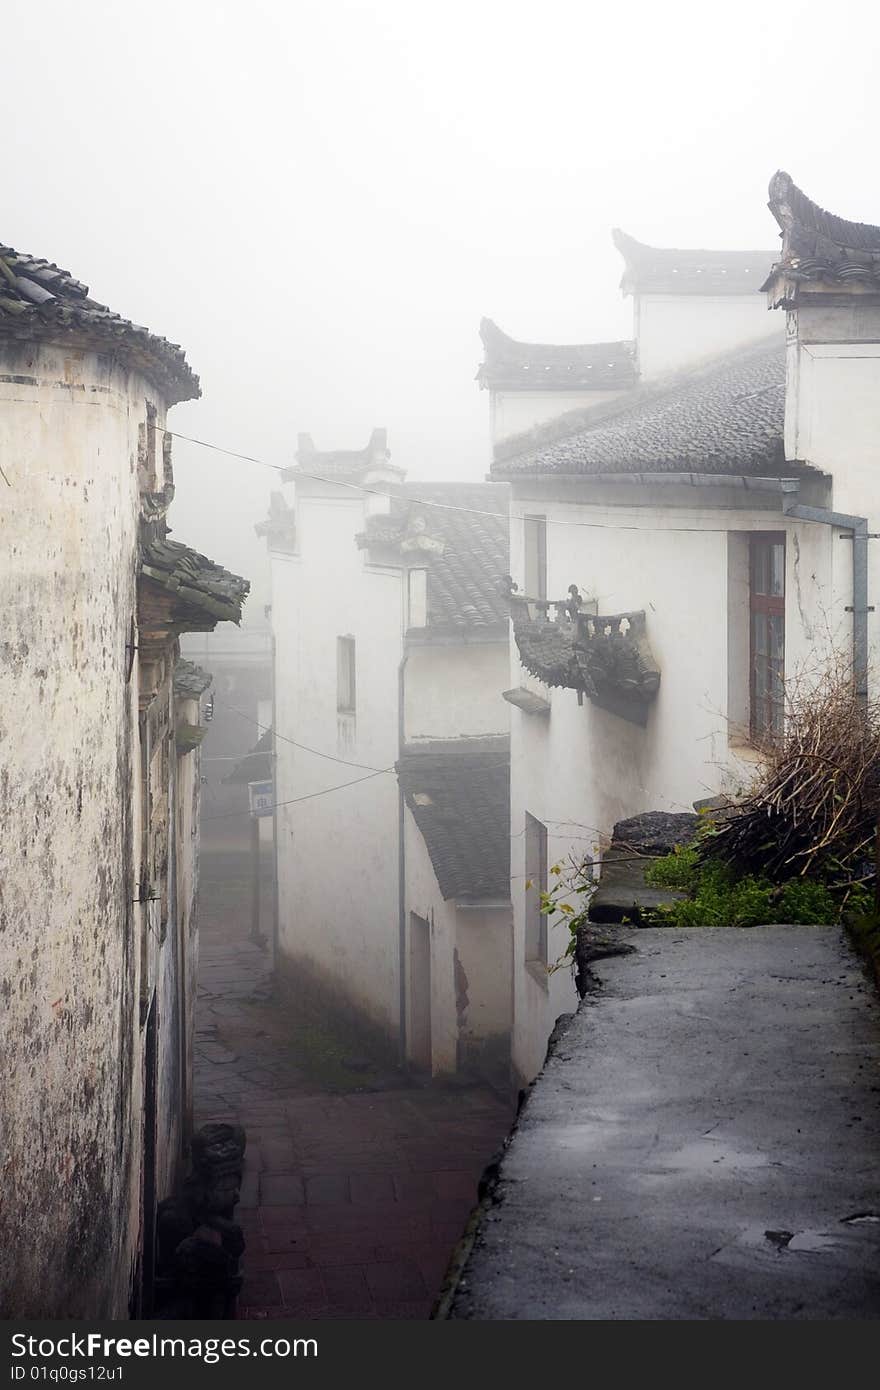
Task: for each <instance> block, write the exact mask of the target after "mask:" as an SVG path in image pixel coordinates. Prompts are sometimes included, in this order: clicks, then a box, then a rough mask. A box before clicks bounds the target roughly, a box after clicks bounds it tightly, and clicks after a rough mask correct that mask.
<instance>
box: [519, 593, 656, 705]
mask: <svg viewBox="0 0 880 1390" xmlns="http://www.w3.org/2000/svg"><path fill="white" fill-rule="evenodd" d="M506 583H507V585H508V596H509V600H510V609H511V617H512V618H513V634H514V637H515V639H516V644H517V647H518V649H519V655H520V661H521V662H522V664H523V666H524V667H525V669H526V670H527V671H529V672H530V673H531V675H533V676H536V677H537V679H538V680H541V681H543V682H544V683H545V685H550V686H562V687H564V688H567V689H569V690H576V691H577V694H578V702H579V703H582V702H583V697H584V695H586V697H587V699H589V700H591V701H592V702H593V703H594V704H597V705H599V706H600V707H601V708H602V709H607V710H610V711H611V713H613V714H616V715H618V716H619V717H620V718H621V719H626V720H628V721H629V722H630V723H635V724H645V723H646V722H647V718H648V710H649V708H650V706H651V703H652V701H653V700H654V699H655V698H656V695H657V691H658V690H659V688H660V669H659V667H658V665H657V662H656V660H655V658H654V654H653V652H652V651H651V647H650V644H649V642H648V637H647V622H646V618H645V612H644V610H643V609H640V610H636V611H632V612H626V613H614V614H600V613H599V612H598V611H597V610H598V605H597V604H596V602H595V600H592V599H585V598H583V597H582V595H581V593H580V591H579V589H578V587H577V585H576V584H572V585H570V586H569V590H568V597H567V598H565V599H534V598H529V597H527V596H526V595H524V594H521V593H520V592H519V588H518V585H517V584H515V583H514V581H513V580H512V579H511V578H510V576H508V577H507V581H506ZM551 610H552V616H551Z"/></svg>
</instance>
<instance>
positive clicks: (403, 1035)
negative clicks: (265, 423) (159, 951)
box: [262, 430, 510, 1079]
mask: <svg viewBox="0 0 880 1390" xmlns="http://www.w3.org/2000/svg"><path fill="white" fill-rule="evenodd" d="M288 483H289V484H290V485H292V492H290V490H289V489H288V488H286V489H285V493H286V495H282V494H280V493H279V494H276V495H275V496H274V497H273V500H272V505H271V509H270V514H269V518H268V520H267V522H266V523H264V525H263V527H262V530H263V531H264V533H265V534H266V536H267V540H268V544H269V547H270V552H271V561H272V619H273V628H274V642H275V653H276V696H275V704H276V744H275V755H276V756H275V766H276V777H277V780H276V800H277V802H278V811H277V818H278V833H277V854H278V897H279V935H278V943H277V945H278V965H279V969H280V970H281V971H282V972H283V973H284V974H285V975H286V976H287V978H288V979H290V980H291V981H293V982H294V983H295V984H296V985H297V987H298V988H299V989H301V990H309V991H310V992H311V994H312V995H313V996H314V997H316V998H321V999H323V1000H325V1001H326V1003H327V1005H328V1007H329V1008H331V1009H332V1010H336V1011H340V1009H341V1010H342V1011H343V1012H344V1013H345V1014H346V1016H347V1017H348V1018H349V1019H350V1020H352V1021H354V1022H356V1023H357V1024H358V1026H360V1027H362V1028H363V1029H365V1030H366V1031H367V1032H368V1033H372V1034H373V1035H374V1036H375V1037H376V1038H377V1039H378V1040H384V1041H385V1042H389V1041H390V1042H392V1043H393V1044H395V1045H396V1046H397V1047H398V1048H399V1052H400V1056H401V1058H402V1059H406V1060H408V1061H409V1062H410V1063H412V1064H413V1065H416V1066H419V1067H422V1068H423V1069H424V1070H425V1071H426V1072H428V1073H435V1074H436V1073H450V1072H454V1071H455V1070H456V1069H458V1068H459V1067H463V1068H468V1069H471V1070H473V1069H476V1070H484V1071H489V1072H493V1073H497V1072H498V1071H499V1070H500V1071H502V1072H503V1073H504V1076H505V1079H506V1074H507V1049H508V1040H509V1029H510V976H509V968H510V898H509V863H508V859H509V844H508V838H507V837H508V804H507V791H508V765H509V747H508V707H507V706H506V705H505V703H504V701H503V700H502V699H501V698H500V693H501V691H502V690H503V689H504V687H505V686H506V684H507V672H508V663H509V656H508V637H507V632H508V626H509V622H508V615H507V606H506V601H505V599H504V597H503V589H504V585H503V582H502V581H503V577H504V575H505V574H506V572H507V517H506V510H507V489H506V488H504V487H501V486H498V485H495V484H488V485H487V484H473V485H471V484H463V483H442V484H441V483H412V484H409V483H407V482H406V481H405V480H404V474H403V471H402V470H401V469H400V468H398V467H397V466H396V465H394V464H392V463H391V461H390V454H389V452H388V449H387V443H386V436H385V431H384V430H376V431H374V433H373V435H372V438H371V440H370V442H369V444H368V446H367V448H366V449H363V450H360V451H348V452H338V451H335V452H326V453H321V452H319V451H317V450H316V449H315V447H314V445H313V444H312V442H311V440H310V438H309V437H308V436H301V437H300V441H299V450H298V453H297V466H296V467H295V468H293V469H291V470H289V474H288Z"/></svg>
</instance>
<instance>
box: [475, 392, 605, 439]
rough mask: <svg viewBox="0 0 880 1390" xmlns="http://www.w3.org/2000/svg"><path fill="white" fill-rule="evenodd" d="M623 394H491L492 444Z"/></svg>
mask: <svg viewBox="0 0 880 1390" xmlns="http://www.w3.org/2000/svg"><path fill="white" fill-rule="evenodd" d="M624 394H625V392H623V391H492V393H491V397H490V407H489V410H490V421H491V428H492V440H493V443H496V444H497V443H498V442H499V440H502V439H507V438H508V437H509V436H510V435H513V434H522V433H523V431H524V430H530V429H532V428H533V426H534V425H542V424H543V423H544V422H545V421H546V420H555V419H556V418H557V416H559V415H564V414H565V412H566V411H567V410H580V409H582V408H583V407H585V406H592V405H602V404H603V403H604V402H605V401H613V400H614V399H615V397H616V396H621V395H624Z"/></svg>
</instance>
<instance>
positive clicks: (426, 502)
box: [152, 425, 729, 536]
mask: <svg viewBox="0 0 880 1390" xmlns="http://www.w3.org/2000/svg"><path fill="white" fill-rule="evenodd" d="M152 428H153V429H155V430H160V431H161V432H162V433H164V434H169V435H170V436H171V438H172V439H183V440H185V441H186V442H187V443H188V444H197V445H199V446H200V447H201V448H203V449H212V450H213V451H214V452H215V453H217V454H225V455H227V456H228V457H229V458H235V459H241V460H242V461H244V462H245V463H256V464H259V465H260V467H262V468H271V469H272V470H273V472H275V473H288V472H290V469H289V468H286V467H284V466H283V465H282V464H280V463H270V462H269V461H268V459H261V458H257V457H256V456H255V455H253V454H241V453H238V452H237V451H236V450H234V449H226V448H224V447H223V446H222V445H220V444H211V443H209V442H208V441H207V440H205V439H196V438H194V436H192V435H189V434H180V433H178V432H177V431H176V430H169V429H165V430H162V427H161V426H160V425H153V426H152ZM526 476H529V475H526ZM297 477H300V478H309V479H311V480H312V481H313V482H317V483H330V484H332V486H333V487H343V488H348V489H349V490H350V491H352V492H358V493H366V494H367V495H368V496H370V497H383V498H385V499H386V501H392V502H393V501H396V500H398V499H399V498H400V497H401V495H402V494H400V493H394V492H383V491H381V489H379V488H374V487H367V486H366V485H365V484H363V483H350V482H348V481H346V480H345V479H342V478H328V477H326V476H325V475H324V474H322V473H312V472H310V471H308V470H307V469H304V468H302V467H301V466H298V467H297ZM584 477H585V478H589V474H584ZM403 496H404V497H405V500H406V501H407V502H411V503H413V504H414V505H415V506H417V507H433V508H435V510H437V511H444V512H462V513H464V514H465V515H467V516H482V517H488V518H490V519H491V520H493V521H528V520H530V517H529V516H527V515H526V514H525V513H518V512H489V511H485V510H484V509H482V508H480V507H462V506H460V505H459V504H458V503H454V502H437V501H436V500H434V499H432V498H428V497H413V496H412V495H410V494H409V493H406V494H403ZM544 520H545V521H546V522H547V525H548V526H576V527H579V528H581V529H585V530H588V531H635V532H641V531H654V532H657V533H658V534H659V533H663V532H669V533H670V534H675V535H682V534H693V535H699V536H705V535H727V532H728V529H729V528H728V527H726V526H643V525H641V524H640V525H635V524H627V523H624V522H604V521H579V520H576V519H574V518H573V517H562V516H560V517H555V516H548V517H545V518H544Z"/></svg>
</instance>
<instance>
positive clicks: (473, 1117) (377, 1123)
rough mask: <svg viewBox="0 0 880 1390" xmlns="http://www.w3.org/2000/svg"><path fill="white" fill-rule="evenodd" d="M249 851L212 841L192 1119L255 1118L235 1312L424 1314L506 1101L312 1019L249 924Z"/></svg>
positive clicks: (498, 1132) (250, 1125)
mask: <svg viewBox="0 0 880 1390" xmlns="http://www.w3.org/2000/svg"><path fill="white" fill-rule="evenodd" d="M248 893H249V883H248V868H247V856H246V854H244V853H242V852H241V851H239V850H236V849H231V848H229V849H220V848H216V849H213V851H212V850H211V849H209V850H207V851H206V852H204V853H203V859H202V884H201V890H200V919H201V944H200V965H199V998H198V1009H197V1018H196V1042H195V1075H194V1084H195V1110H196V1116H195V1121H196V1124H197V1125H200V1124H204V1123H206V1122H207V1121H210V1120H235V1121H237V1122H238V1123H240V1124H242V1125H243V1126H244V1127H245V1129H246V1131H247V1139H248V1146H247V1153H246V1158H245V1177H244V1184H243V1187H242V1196H241V1202H240V1205H239V1206H238V1208H237V1209H236V1219H237V1220H238V1221H239V1222H240V1224H241V1225H242V1228H243V1230H244V1233H245V1238H246V1240H247V1250H246V1253H245V1256H244V1259H243V1262H242V1263H243V1269H244V1276H245V1277H244V1286H243V1289H242V1294H241V1298H240V1300H239V1317H242V1318H273V1317H291V1316H296V1317H309V1318H332V1317H340V1318H348V1317H354V1318H371V1317H375V1318H427V1317H428V1316H429V1314H430V1311H431V1307H432V1304H433V1302H434V1300H435V1298H436V1296H437V1294H438V1292H439V1290H440V1287H441V1284H442V1281H443V1277H444V1274H445V1271H446V1267H447V1264H448V1261H449V1257H450V1254H451V1252H452V1249H453V1247H454V1246H455V1244H456V1243H457V1241H458V1240H459V1238H460V1236H461V1233H462V1230H463V1227H464V1225H465V1222H466V1220H467V1217H468V1214H469V1212H470V1211H471V1208H472V1207H473V1205H474V1203H475V1201H476V1196H477V1183H478V1180H479V1177H480V1174H481V1173H482V1171H483V1169H484V1168H485V1166H486V1164H487V1163H488V1161H489V1160H490V1158H491V1157H492V1155H493V1153H494V1152H495V1150H496V1149H497V1148H498V1146H499V1144H500V1142H501V1140H502V1139H503V1137H504V1135H505V1134H506V1133H507V1130H508V1128H509V1126H510V1122H511V1118H512V1111H511V1108H510V1106H509V1105H506V1104H505V1103H504V1102H503V1101H502V1100H501V1099H500V1098H499V1097H498V1096H497V1095H496V1094H494V1093H493V1092H492V1091H491V1090H489V1089H488V1088H485V1087H480V1086H462V1085H456V1086H454V1087H448V1088H447V1087H441V1086H437V1085H433V1086H427V1085H421V1086H420V1085H418V1084H415V1083H413V1082H412V1081H411V1080H409V1079H407V1078H404V1077H401V1076H400V1075H398V1074H397V1073H396V1072H395V1071H394V1070H393V1069H391V1070H388V1071H382V1070H381V1068H377V1067H376V1065H375V1064H373V1063H372V1062H371V1060H370V1059H367V1058H363V1057H360V1056H358V1055H351V1056H349V1055H347V1054H346V1052H345V1044H344V1040H340V1039H338V1038H337V1037H335V1036H334V1035H332V1034H329V1033H326V1032H323V1031H322V1030H321V1029H320V1028H319V1029H317V1030H316V1029H315V1027H314V1026H313V1025H310V1026H309V1027H308V1028H305V1027H303V1026H302V1024H301V1021H299V1020H297V1018H295V1017H294V1016H293V1015H292V1014H291V1012H290V1011H289V1005H287V1006H285V1005H283V1004H282V1003H281V1002H279V1001H278V1000H276V998H275V997H274V996H273V985H272V974H271V960H270V956H269V953H268V951H267V950H264V949H261V948H260V947H259V946H257V945H255V944H253V943H252V942H250V941H249V940H248Z"/></svg>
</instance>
